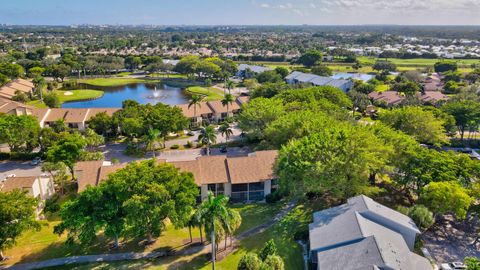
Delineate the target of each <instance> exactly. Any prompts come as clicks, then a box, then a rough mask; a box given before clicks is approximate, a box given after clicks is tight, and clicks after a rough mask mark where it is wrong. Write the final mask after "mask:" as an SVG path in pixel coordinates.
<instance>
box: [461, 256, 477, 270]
mask: <svg viewBox="0 0 480 270" xmlns="http://www.w3.org/2000/svg"><path fill="white" fill-rule="evenodd" d="M464 262H465V265H466V266H467V270H480V259H478V258H475V257H465V259H464Z"/></svg>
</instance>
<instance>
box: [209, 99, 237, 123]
mask: <svg viewBox="0 0 480 270" xmlns="http://www.w3.org/2000/svg"><path fill="white" fill-rule="evenodd" d="M208 106H210V109H211V110H212V119H211V120H212V121H214V122H221V121H223V120H224V119H225V118H228V117H233V115H235V114H237V113H238V112H240V105H239V104H238V102H237V101H233V102H232V103H231V104H229V105H228V106H226V105H225V106H224V105H223V104H222V101H220V100H214V101H209V102H208Z"/></svg>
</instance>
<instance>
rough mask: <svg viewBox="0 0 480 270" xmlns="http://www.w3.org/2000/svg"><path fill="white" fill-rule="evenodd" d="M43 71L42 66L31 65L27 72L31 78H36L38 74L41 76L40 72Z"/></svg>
mask: <svg viewBox="0 0 480 270" xmlns="http://www.w3.org/2000/svg"><path fill="white" fill-rule="evenodd" d="M44 72H45V69H44V68H42V67H31V68H29V69H28V74H29V75H30V77H32V78H36V77H39V76H42V74H43V73H44Z"/></svg>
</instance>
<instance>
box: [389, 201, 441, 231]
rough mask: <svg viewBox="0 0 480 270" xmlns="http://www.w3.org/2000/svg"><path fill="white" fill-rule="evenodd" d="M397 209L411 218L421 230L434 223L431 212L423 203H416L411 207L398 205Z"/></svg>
mask: <svg viewBox="0 0 480 270" xmlns="http://www.w3.org/2000/svg"><path fill="white" fill-rule="evenodd" d="M398 210H399V211H400V212H401V213H403V214H405V215H407V216H409V217H410V218H411V219H413V221H414V222H415V224H417V225H418V226H419V227H420V228H422V229H423V230H428V228H430V227H431V226H432V225H433V224H434V223H435V219H434V218H433V213H432V212H430V210H428V208H427V207H425V206H424V205H421V204H417V205H414V206H412V207H400V208H399V209H398Z"/></svg>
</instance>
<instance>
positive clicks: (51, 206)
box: [43, 193, 60, 213]
mask: <svg viewBox="0 0 480 270" xmlns="http://www.w3.org/2000/svg"><path fill="white" fill-rule="evenodd" d="M59 198H60V195H59V194H58V193H55V194H54V195H53V196H52V197H51V198H49V199H47V200H46V201H45V208H44V209H43V211H45V213H56V212H58V211H59V210H60V204H59V202H58V199H59Z"/></svg>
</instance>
